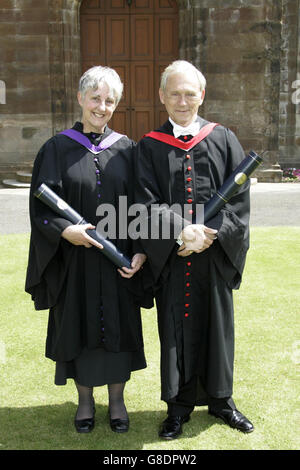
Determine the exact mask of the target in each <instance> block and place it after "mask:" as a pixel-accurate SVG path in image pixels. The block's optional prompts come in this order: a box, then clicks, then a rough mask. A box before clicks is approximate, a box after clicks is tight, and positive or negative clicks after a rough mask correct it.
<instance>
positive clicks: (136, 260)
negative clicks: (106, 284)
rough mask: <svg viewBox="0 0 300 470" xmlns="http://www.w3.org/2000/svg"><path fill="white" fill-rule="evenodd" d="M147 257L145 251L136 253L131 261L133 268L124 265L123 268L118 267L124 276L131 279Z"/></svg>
mask: <svg viewBox="0 0 300 470" xmlns="http://www.w3.org/2000/svg"><path fill="white" fill-rule="evenodd" d="M146 259H147V256H146V255H144V254H143V253H136V254H135V255H134V257H133V258H132V261H131V269H128V268H125V267H123V268H122V269H118V271H119V273H120V274H121V276H122V277H125V278H126V279H130V278H131V277H132V276H133V275H134V274H135V273H136V272H137V271H139V270H140V269H141V267H142V266H143V264H144V263H145V261H146Z"/></svg>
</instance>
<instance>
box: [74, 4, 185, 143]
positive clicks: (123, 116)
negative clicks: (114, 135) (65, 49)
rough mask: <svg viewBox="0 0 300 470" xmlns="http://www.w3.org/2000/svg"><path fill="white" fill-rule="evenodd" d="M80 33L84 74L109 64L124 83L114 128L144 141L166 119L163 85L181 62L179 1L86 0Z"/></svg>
mask: <svg viewBox="0 0 300 470" xmlns="http://www.w3.org/2000/svg"><path fill="white" fill-rule="evenodd" d="M80 29H81V34H80V36H81V57H82V72H84V71H85V70H87V69H88V68H89V67H92V66H93V65H108V66H110V67H112V68H114V69H115V70H116V71H117V72H118V73H119V75H120V77H121V79H122V81H123V83H124V96H123V99H122V101H121V102H120V104H119V106H118V108H117V111H116V112H115V113H114V117H113V120H112V121H111V122H110V127H112V128H113V129H114V130H116V131H119V132H122V133H126V134H127V135H128V136H129V137H131V138H133V139H135V140H139V139H140V138H141V137H142V136H143V135H144V134H145V133H146V132H148V131H149V130H152V129H153V128H155V127H157V126H159V125H160V124H162V123H163V122H164V121H165V119H166V113H165V111H164V108H163V106H162V105H161V104H160V101H159V97H158V87H159V80H160V75H161V72H162V70H163V69H164V68H165V67H166V66H167V65H168V64H169V63H170V62H172V61H173V60H175V59H177V58H178V8H177V2H176V0H83V2H82V4H81V9H80Z"/></svg>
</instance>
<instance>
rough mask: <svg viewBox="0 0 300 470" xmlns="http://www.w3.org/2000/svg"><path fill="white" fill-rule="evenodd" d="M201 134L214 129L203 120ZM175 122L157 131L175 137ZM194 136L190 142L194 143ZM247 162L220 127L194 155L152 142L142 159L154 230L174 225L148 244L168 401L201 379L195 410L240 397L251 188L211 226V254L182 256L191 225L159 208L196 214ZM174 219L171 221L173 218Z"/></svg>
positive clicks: (141, 195)
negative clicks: (241, 299) (239, 329)
mask: <svg viewBox="0 0 300 470" xmlns="http://www.w3.org/2000/svg"><path fill="white" fill-rule="evenodd" d="M198 121H199V123H200V127H203V126H204V125H205V124H207V121H205V120H203V119H202V118H200V117H198ZM172 129H173V126H172V124H171V123H170V122H169V121H167V122H166V123H165V124H164V125H163V126H162V127H160V128H159V129H157V131H158V132H163V133H166V134H169V135H173V132H172ZM191 138H192V136H189V137H188V139H191ZM244 158H245V154H244V152H243V150H242V147H241V145H240V144H239V142H238V140H237V138H236V136H235V135H234V134H233V132H231V131H230V130H228V129H226V128H224V127H223V126H220V125H218V126H217V127H215V129H214V130H213V131H212V132H211V133H210V134H209V135H208V136H207V137H206V138H205V139H204V140H202V141H201V142H200V143H199V144H197V145H196V146H195V147H194V148H192V149H191V150H189V151H185V150H182V149H180V148H176V147H174V146H172V145H169V144H166V143H162V142H160V141H158V140H155V139H152V138H151V137H144V138H143V139H142V140H141V141H140V142H139V143H138V145H137V147H136V152H135V171H136V192H135V199H136V201H137V202H139V203H142V204H145V205H146V206H147V207H148V223H149V225H150V223H151V222H152V223H153V224H154V226H155V224H156V223H157V222H156V221H157V220H159V223H160V224H162V223H163V222H164V221H165V220H166V219H167V218H168V217H169V218H170V220H171V236H170V237H169V238H167V239H166V238H163V237H162V235H161V234H160V235H159V236H158V237H157V239H153V238H152V239H151V237H149V238H148V239H147V238H144V239H141V243H142V245H143V248H144V250H145V252H146V254H147V256H148V259H149V262H150V267H151V271H152V275H153V282H154V285H155V286H156V287H155V289H156V304H157V313H158V328H159V335H160V342H161V398H162V400H165V401H168V400H170V399H173V398H174V397H176V396H177V394H178V392H179V390H181V389H182V387H184V386H185V385H186V384H188V383H189V382H190V381H194V379H195V378H196V382H197V384H198V385H197V387H196V389H195V390H194V392H192V394H191V393H189V395H188V396H187V397H186V398H185V401H186V403H187V404H188V405H205V404H208V401H209V398H211V397H214V398H224V397H230V396H231V395H232V382H233V362H234V318H233V302H232V289H238V288H239V286H240V283H241V278H242V272H243V269H244V264H245V258H246V252H247V249H248V247H249V229H248V222H249V182H248V183H246V184H245V185H244V186H242V187H241V188H240V189H239V192H238V193H237V194H236V195H235V196H234V197H233V198H232V199H231V200H230V201H229V202H228V203H227V204H226V205H225V207H224V209H222V210H221V212H220V213H219V214H218V215H217V216H216V217H214V218H213V219H211V220H210V221H209V222H208V223H206V225H208V226H209V227H212V228H216V229H218V238H217V240H215V241H214V243H213V245H212V246H211V247H210V248H209V249H207V250H205V251H204V252H203V253H199V254H196V253H193V254H192V255H190V256H188V257H184V258H182V257H179V256H178V255H177V249H178V244H177V243H176V239H177V237H178V235H179V234H180V232H181V230H182V228H183V227H184V226H185V225H188V224H189V223H190V222H185V221H184V220H183V217H181V216H180V214H179V213H178V211H175V212H176V214H175V215H174V211H173V210H172V209H168V208H166V207H165V208H161V209H160V208H158V209H157V208H156V209H155V210H152V211H151V210H150V209H151V207H153V206H152V205H153V204H154V205H161V204H167V206H168V207H170V206H172V205H173V204H179V205H180V207H181V208H182V214H184V211H183V207H184V205H185V204H186V208H187V211H188V213H191V211H193V215H192V217H194V214H195V209H196V204H204V203H205V202H207V201H208V200H209V199H210V198H211V197H212V195H213V194H214V193H215V192H216V191H217V190H218V189H219V188H220V186H221V185H222V183H223V182H224V180H225V179H226V178H227V177H228V176H229V175H230V174H231V173H232V171H233V170H234V169H235V168H236V167H237V166H238V164H239V163H240V162H241V161H242V160H243V159H244ZM172 214H173V215H174V217H173V218H172V217H170V215H172Z"/></svg>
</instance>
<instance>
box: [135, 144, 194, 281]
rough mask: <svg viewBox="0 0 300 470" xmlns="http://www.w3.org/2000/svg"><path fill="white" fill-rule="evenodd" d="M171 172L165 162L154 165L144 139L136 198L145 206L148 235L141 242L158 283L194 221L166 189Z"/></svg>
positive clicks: (137, 157)
mask: <svg viewBox="0 0 300 470" xmlns="http://www.w3.org/2000/svg"><path fill="white" fill-rule="evenodd" d="M165 161H166V160H165ZM158 171H159V173H160V174H159V175H158V174H157V172H158ZM168 173H169V170H168V168H164V166H163V163H162V166H161V167H154V165H153V163H152V148H151V146H150V145H148V143H147V140H145V139H143V140H141V141H140V142H139V143H138V145H137V147H136V151H135V175H136V184H135V200H136V202H138V203H140V204H143V206H144V207H145V212H144V218H143V224H144V227H145V233H146V234H147V235H146V236H144V237H141V240H140V241H141V245H142V246H143V248H144V250H145V252H146V255H147V256H148V259H149V265H150V268H151V272H152V275H153V281H154V283H157V282H158V280H159V278H160V276H161V275H162V276H163V275H164V267H165V266H166V263H167V261H168V258H169V256H170V254H171V253H172V252H173V250H174V248H175V247H177V248H179V247H178V245H176V239H177V238H178V236H179V234H180V233H181V231H182V229H183V228H184V226H185V225H188V224H189V223H190V222H188V221H185V219H183V218H182V216H181V215H180V214H179V212H176V210H173V209H172V207H171V206H172V204H171V203H170V202H171V201H170V195H169V194H168V190H167V189H166V188H168ZM164 227H168V228H169V232H168V233H169V236H164ZM165 273H166V272H165Z"/></svg>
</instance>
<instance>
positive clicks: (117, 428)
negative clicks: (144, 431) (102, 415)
mask: <svg viewBox="0 0 300 470" xmlns="http://www.w3.org/2000/svg"><path fill="white" fill-rule="evenodd" d="M109 424H110V427H111V430H112V431H113V432H127V431H128V429H129V419H119V418H116V419H111V418H109Z"/></svg>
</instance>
